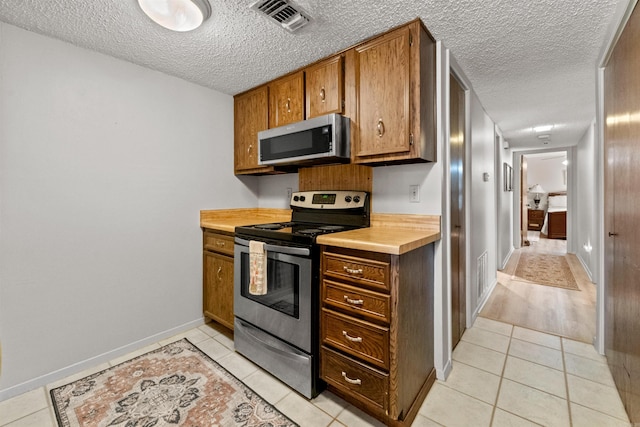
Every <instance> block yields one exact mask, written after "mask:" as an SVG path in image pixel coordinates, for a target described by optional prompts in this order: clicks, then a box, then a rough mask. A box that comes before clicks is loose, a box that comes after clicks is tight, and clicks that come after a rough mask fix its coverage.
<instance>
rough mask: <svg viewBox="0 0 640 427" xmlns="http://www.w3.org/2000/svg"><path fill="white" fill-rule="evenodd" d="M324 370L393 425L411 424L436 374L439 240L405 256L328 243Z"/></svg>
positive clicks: (345, 393)
mask: <svg viewBox="0 0 640 427" xmlns="http://www.w3.org/2000/svg"><path fill="white" fill-rule="evenodd" d="M321 268H322V275H321V277H322V295H321V297H322V309H321V318H320V334H321V346H322V347H321V354H320V364H321V367H320V372H321V373H320V375H321V377H322V379H324V380H325V381H326V382H327V385H328V387H329V388H330V389H331V390H332V391H333V392H334V393H336V394H338V395H340V396H341V397H343V398H344V399H345V400H347V401H349V402H351V403H352V404H354V405H356V406H358V407H360V408H361V409H363V410H365V411H366V412H368V413H370V414H371V415H373V416H375V417H376V418H378V419H380V420H382V421H383V422H385V423H387V424H389V425H410V423H411V421H413V419H414V418H415V416H416V414H417V411H418V409H419V407H420V405H421V403H422V401H423V400H424V398H425V397H426V394H427V392H428V390H429V388H430V387H431V385H432V384H433V381H434V380H435V370H434V369H433V245H427V246H423V247H421V248H418V249H415V250H413V251H411V252H408V253H405V254H403V255H389V254H382V253H375V252H367V251H359V250H351V249H344V248H336V247H323V250H322V261H321Z"/></svg>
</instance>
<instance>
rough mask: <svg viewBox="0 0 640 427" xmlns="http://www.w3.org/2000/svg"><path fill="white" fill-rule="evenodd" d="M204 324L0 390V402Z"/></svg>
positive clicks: (195, 323) (182, 327)
mask: <svg viewBox="0 0 640 427" xmlns="http://www.w3.org/2000/svg"><path fill="white" fill-rule="evenodd" d="M204 323H205V322H204V317H201V318H200V319H196V320H192V321H191V322H187V323H184V324H182V325H180V326H176V327H175V328H171V329H167V330H166V331H163V332H159V333H157V334H155V335H151V336H149V337H146V338H143V339H141V340H138V341H134V342H132V343H130V344H127V345H124V346H122V347H118V348H116V349H114V350H110V351H107V352H105V353H102V354H99V355H97V356H94V357H91V358H89V359H86V360H82V361H80V362H78V363H74V364H73V365H69V366H67V367H65V368H62V369H58V370H57V371H53V372H50V373H48V374H45V375H41V376H39V377H36V378H33V379H31V380H29V381H25V382H23V383H20V384H17V385H14V386H12V387H9V388H6V389H3V390H0V402H2V401H4V400H7V399H10V398H12V397H15V396H18V395H21V394H23V393H26V392H28V391H31V390H35V389H36V388H38V387H43V386H46V385H47V384H51V383H53V382H55V381H58V380H61V379H63V378H66V377H68V376H70V375H74V374H77V373H78V372H82V371H84V370H86V369H89V368H91V367H93V366H97V365H100V364H101V363H105V362H108V361H109V360H113V359H115V358H116V357H120V356H123V355H125V354H127V353H131V352H132V351H135V350H138V349H139V348H142V347H145V346H147V345H150V344H153V343H155V342H158V341H161V340H163V339H166V338H169V337H171V336H173V335H176V334H179V333H180V332H184V331H188V330H189V329H193V328H196V327H198V326H200V325H204Z"/></svg>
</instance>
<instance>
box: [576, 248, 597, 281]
mask: <svg viewBox="0 0 640 427" xmlns="http://www.w3.org/2000/svg"><path fill="white" fill-rule="evenodd" d="M575 255H576V257H577V258H578V260H580V264H582V268H584V271H585V272H586V273H587V276H589V280H590V281H591V282H594V280H593V274H591V270H589V267H588V266H587V264H586V263H585V262H584V260H583V259H582V257H581V256H580V254H575ZM594 283H595V282H594Z"/></svg>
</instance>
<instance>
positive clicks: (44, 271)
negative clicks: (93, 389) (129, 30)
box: [0, 14, 496, 399]
mask: <svg viewBox="0 0 640 427" xmlns="http://www.w3.org/2000/svg"><path fill="white" fill-rule="evenodd" d="M412 15H413V14H412ZM413 17H414V16H411V17H408V19H404V20H400V21H399V22H397V23H398V24H400V23H402V22H406V21H408V20H409V19H412V18H413ZM0 30H1V33H0V43H2V49H1V50H0V55H1V58H0V59H1V61H0V64H2V65H0V66H1V67H2V73H1V76H2V79H1V84H2V101H1V102H2V109H1V110H0V111H1V113H2V130H1V131H0V132H1V137H2V138H1V139H2V143H3V145H2V168H1V169H2V184H1V185H2V193H1V196H2V216H1V220H2V227H0V230H1V231H0V232H1V233H2V260H1V262H2V274H3V276H2V279H3V284H2V289H1V292H2V293H1V299H0V304H2V310H1V313H0V316H1V317H0V333H1V336H2V343H3V351H4V354H3V362H4V363H3V367H4V369H3V373H2V377H1V378H0V381H1V384H2V399H5V398H6V397H9V396H13V395H16V394H18V393H20V392H22V391H26V390H27V389H28V388H29V387H31V385H34V384H40V383H46V382H48V381H50V380H52V379H54V378H59V377H62V376H65V375H66V374H68V373H71V372H72V371H78V370H80V369H82V368H84V367H89V366H93V365H96V364H98V363H101V362H102V361H104V360H107V359H109V358H112V357H114V356H116V355H119V354H124V353H126V352H127V351H129V350H132V349H134V348H138V347H141V346H143V345H144V344H146V343H148V342H152V341H157V340H158V339H159V338H161V337H166V336H169V335H172V334H173V333H177V332H179V331H181V330H185V329H189V328H192V327H194V326H196V325H198V324H199V323H200V322H201V318H202V313H201V299H202V288H201V281H202V277H201V239H202V235H201V233H202V232H201V229H200V228H199V219H200V218H199V212H200V211H201V210H206V209H223V208H229V209H230V208H254V207H261V208H276V209H285V208H287V207H288V205H287V197H286V195H287V189H289V188H291V189H292V190H293V191H296V190H298V175H297V174H295V173H294V174H287V175H278V176H260V177H253V176H243V177H236V176H235V175H234V171H233V155H234V152H233V143H232V141H233V134H234V129H233V120H234V115H233V98H232V97H231V96H229V95H226V94H223V93H220V92H218V91H215V90H212V89H208V88H205V87H203V86H200V85H196V84H193V83H189V82H187V81H185V80H182V79H178V78H176V77H171V76H169V75H167V74H163V73H161V72H158V71H153V70H150V69H148V68H143V67H140V66H138V65H134V64H131V63H129V62H126V61H122V60H119V59H115V58H113V57H110V56H105V55H103V54H100V53H96V52H94V51H91V50H87V49H84V48H81V47H77V46H74V45H72V44H68V43H65V42H62V41H58V40H55V39H51V38H48V37H45V36H42V35H38V34H36V33H33V32H29V31H26V30H23V29H20V28H18V27H15V26H12V25H10V24H5V23H2V24H0ZM441 49H442V46H441ZM440 54H441V55H442V54H443V52H442V51H441V52H440ZM43 70H45V71H43ZM447 70H448V68H447V65H446V63H444V62H443V63H442V64H441V72H442V73H443V74H446V71H447ZM440 102H441V103H444V101H443V100H440ZM470 102H471V111H472V112H473V114H472V128H473V137H472V139H473V144H474V147H475V148H474V152H473V158H474V162H473V165H472V167H471V169H470V174H471V177H470V178H471V180H472V182H473V184H472V185H473V186H474V187H477V188H474V190H477V193H476V192H475V191H474V194H478V195H479V199H481V201H480V202H479V203H480V205H479V206H474V208H473V209H474V210H475V209H478V210H484V209H483V208H484V207H488V206H494V205H495V203H494V200H493V198H492V196H491V195H490V193H491V192H492V190H491V188H490V187H492V186H493V185H492V184H493V181H490V182H489V183H485V182H484V181H483V179H482V175H483V173H484V172H486V171H490V173H493V171H494V170H496V168H495V165H494V163H495V161H494V155H493V146H494V124H493V122H492V121H491V119H490V118H489V116H488V115H487V114H486V113H485V112H484V111H483V109H482V106H481V104H480V100H479V99H478V98H477V97H476V96H474V95H473V96H471V97H470ZM441 108H443V105H441ZM439 138H441V139H440V141H441V142H440V143H442V138H443V135H442V133H440V134H439ZM440 147H441V146H440ZM440 158H442V159H443V162H440V161H438V162H436V163H427V164H417V165H399V166H382V167H376V168H374V169H373V183H372V186H373V188H374V192H373V197H372V212H377V213H404V214H420V215H443V212H444V210H445V208H444V206H446V199H444V198H443V196H442V192H441V188H442V187H443V181H444V178H443V176H444V173H445V170H444V166H443V164H444V157H440ZM411 185H419V188H420V196H419V201H418V202H411V201H410V200H409V195H410V194H409V187H410V186H411ZM485 194H486V195H487V197H486V198H485V197H484V195H485ZM476 221H481V223H479V224H476V225H477V227H476V228H477V230H479V231H478V235H477V241H478V242H484V243H485V244H486V245H487V247H486V248H474V252H475V251H476V250H477V249H484V250H488V252H489V255H490V257H494V258H495V249H493V248H492V246H493V245H494V244H495V243H493V239H492V238H489V237H490V236H495V234H496V224H495V221H494V219H493V218H492V215H486V216H483V217H481V218H479V219H476ZM484 250H483V251H484ZM442 252H443V248H442V247H440V248H437V249H436V254H435V258H436V261H435V265H436V271H435V275H436V282H441V281H443V280H445V279H444V277H445V276H446V273H445V272H444V269H443V268H442V266H443V265H445V263H446V260H445V259H444V256H443V253H442ZM481 252H482V251H481ZM490 263H491V264H492V265H496V262H495V259H493V260H490ZM440 291H442V290H440ZM436 301H440V304H438V303H436V309H435V316H436V328H435V332H436V337H435V343H436V354H435V359H436V367H437V368H439V369H441V370H443V369H445V368H446V365H447V363H448V362H449V361H450V350H449V349H447V347H448V346H447V345H446V342H447V339H448V338H447V337H448V332H447V329H446V328H447V326H446V325H447V321H445V320H444V319H446V318H447V313H446V308H443V307H446V304H444V302H445V301H446V295H445V294H444V293H443V292H440V294H438V290H436ZM43 354H46V357H43Z"/></svg>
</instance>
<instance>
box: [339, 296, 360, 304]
mask: <svg viewBox="0 0 640 427" xmlns="http://www.w3.org/2000/svg"><path fill="white" fill-rule="evenodd" d="M344 300H345V301H346V302H348V303H349V304H353V305H362V304H364V301H363V300H361V299H351V298H349V297H348V296H346V295H345V296H344Z"/></svg>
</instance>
